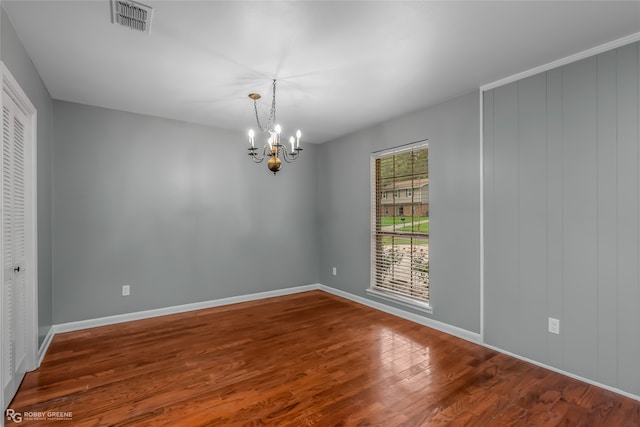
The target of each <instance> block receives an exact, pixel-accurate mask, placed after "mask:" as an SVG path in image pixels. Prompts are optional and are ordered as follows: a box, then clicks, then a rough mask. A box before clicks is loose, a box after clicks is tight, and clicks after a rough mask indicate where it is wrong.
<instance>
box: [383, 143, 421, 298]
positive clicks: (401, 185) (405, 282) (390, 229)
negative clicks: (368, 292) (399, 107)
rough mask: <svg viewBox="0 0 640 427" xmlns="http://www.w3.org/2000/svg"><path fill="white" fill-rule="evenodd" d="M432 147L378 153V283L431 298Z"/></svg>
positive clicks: (387, 288) (387, 289)
mask: <svg viewBox="0 0 640 427" xmlns="http://www.w3.org/2000/svg"><path fill="white" fill-rule="evenodd" d="M428 156H429V148H428V146H427V145H426V144H422V145H420V146H418V147H413V148H411V149H410V150H406V151H396V152H393V153H390V154H386V155H384V154H383V155H381V156H377V157H376V156H374V157H373V159H372V161H373V162H374V164H373V165H372V173H374V174H375V175H374V176H372V187H375V188H372V215H373V218H372V232H373V235H372V237H373V241H372V245H373V246H374V247H373V250H372V258H373V259H372V268H373V272H372V285H371V286H372V289H374V290H382V291H385V292H391V293H394V294H399V295H401V296H404V297H409V298H411V299H413V300H417V301H421V302H426V303H428V302H429V166H428V164H429V162H428Z"/></svg>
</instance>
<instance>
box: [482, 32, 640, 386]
mask: <svg viewBox="0 0 640 427" xmlns="http://www.w3.org/2000/svg"><path fill="white" fill-rule="evenodd" d="M639 57H640V55H639V44H638V43H635V44H631V45H628V46H625V47H622V48H619V49H616V50H613V51H610V52H606V53H603V54H600V55H597V56H595V57H591V58H588V59H585V60H582V61H579V62H576V63H572V64H569V65H566V66H564V67H561V68H558V69H554V70H551V71H548V72H546V73H542V74H538V75H535V76H533V77H529V78H527V79H524V80H521V81H518V82H514V83H511V84H508V85H505V86H502V87H499V88H496V89H494V90H491V91H487V92H486V93H485V95H484V99H483V102H484V159H485V163H484V168H485V169H484V172H485V174H484V197H485V204H484V206H485V211H484V215H485V216H484V218H485V304H486V305H485V340H486V342H487V343H489V344H492V345H495V346H498V347H501V348H503V349H506V350H509V351H512V352H514V353H517V354H520V355H523V356H526V357H529V358H531V359H535V360H537V361H540V362H543V363H546V364H549V365H551V366H555V367H558V368H561V369H563V370H566V371H569V372H572V373H575V374H578V375H581V376H583V377H586V378H590V379H593V380H596V381H599V382H601V383H603V384H607V385H610V386H613V387H617V388H619V389H621V390H624V391H627V392H630V393H633V394H636V395H638V394H640V316H639V314H638V313H640V291H639V282H640V277H639V272H638V261H639V256H640V254H639V252H638V247H639V245H640V235H639V207H638V204H639V200H640V184H639V177H640V175H639V167H640V165H639V161H638V155H639V150H638V142H639V140H638V126H639V113H640V112H639V110H638V105H639V103H640V96H639V80H640V73H639ZM547 317H554V318H558V319H560V335H553V334H549V333H547Z"/></svg>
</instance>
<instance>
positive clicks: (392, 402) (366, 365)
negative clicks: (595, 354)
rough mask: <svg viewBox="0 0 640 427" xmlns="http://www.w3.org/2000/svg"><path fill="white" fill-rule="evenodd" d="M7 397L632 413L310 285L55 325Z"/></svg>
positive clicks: (101, 406) (156, 406) (55, 406)
mask: <svg viewBox="0 0 640 427" xmlns="http://www.w3.org/2000/svg"><path fill="white" fill-rule="evenodd" d="M10 408H11V409H13V410H15V411H17V412H21V413H24V412H30V413H31V417H32V418H37V414H35V415H34V413H37V412H44V413H45V414H46V413H47V412H50V411H56V412H67V413H68V414H66V415H68V418H70V419H68V420H51V419H50V420H48V421H46V420H45V421H43V420H39V421H37V420H36V421H29V420H27V419H26V418H27V417H25V418H24V419H23V420H22V422H21V423H13V422H11V421H10V420H9V421H7V425H21V426H24V425H55V426H61V427H64V426H74V427H75V426H107V425H108V426H164V425H171V426H200V425H211V426H264V425H277V426H306V425H317V426H364V425H378V426H391V427H393V426H440V425H452V426H457V425H461V426H462V425H469V426H520V425H522V426H616V427H617V426H639V425H640V402H638V401H635V400H632V399H629V398H625V397H623V396H620V395H617V394H615V393H612V392H609V391H606V390H603V389H600V388H598V387H594V386H591V385H588V384H585V383H582V382H580V381H576V380H573V379H571V378H568V377H565V376H563V375H560V374H557V373H554V372H551V371H548V370H545V369H542V368H539V367H537V366H534V365H531V364H528V363H525V362H522V361H520V360H517V359H514V358H511V357H509V356H506V355H503V354H501V353H497V352H495V351H492V350H490V349H487V348H484V347H481V346H478V345H474V344H471V343H469V342H467V341H464V340H460V339H457V338H454V337H452V336H449V335H446V334H443V333H440V332H438V331H434V330H432V329H429V328H426V327H424V326H420V325H417V324H415V323H412V322H409V321H406V320H403V319H399V318H396V317H394V316H391V315H387V314H385V313H382V312H379V311H377V310H373V309H370V308H368V307H365V306H362V305H359V304H356V303H353V302H351V301H348V300H344V299H341V298H338V297H335V296H333V295H330V294H327V293H325V292H321V291H312V292H305V293H301V294H295V295H289V296H284V297H278V298H271V299H267V300H262V301H255V302H249V303H241V304H235V305H231V306H226V307H218V308H213V309H206V310H200V311H194V312H190V313H181V314H177V315H171V316H164V317H158V318H154V319H148V320H140V321H136V322H129V323H122V324H118V325H112V326H105V327H100V328H93V329H88V330H84V331H78V332H71V333H66V334H60V335H57V336H56V337H55V338H54V340H53V342H52V344H51V346H50V348H49V351H48V353H47V355H46V357H45V359H44V361H43V363H42V365H41V367H40V368H39V369H38V370H37V371H35V372H31V373H29V374H27V376H26V378H25V380H24V381H23V383H22V385H21V387H20V390H19V391H18V394H17V395H16V397H15V399H14V400H13V402H12V403H11V404H10ZM63 415H64V414H63ZM46 417H47V416H46V415H45V416H44V418H46Z"/></svg>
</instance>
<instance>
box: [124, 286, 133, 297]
mask: <svg viewBox="0 0 640 427" xmlns="http://www.w3.org/2000/svg"><path fill="white" fill-rule="evenodd" d="M130 293H131V287H130V286H129V285H123V286H122V296H123V297H126V296H127V295H129V294H130Z"/></svg>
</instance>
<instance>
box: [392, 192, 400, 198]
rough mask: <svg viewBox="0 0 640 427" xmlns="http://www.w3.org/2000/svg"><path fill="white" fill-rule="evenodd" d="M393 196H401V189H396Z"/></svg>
mask: <svg viewBox="0 0 640 427" xmlns="http://www.w3.org/2000/svg"><path fill="white" fill-rule="evenodd" d="M393 197H395V198H396V199H399V198H400V190H396V191H394V192H393Z"/></svg>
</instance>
